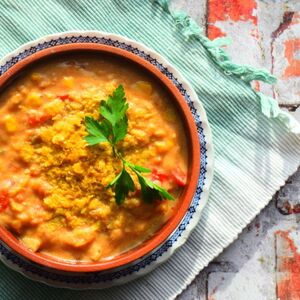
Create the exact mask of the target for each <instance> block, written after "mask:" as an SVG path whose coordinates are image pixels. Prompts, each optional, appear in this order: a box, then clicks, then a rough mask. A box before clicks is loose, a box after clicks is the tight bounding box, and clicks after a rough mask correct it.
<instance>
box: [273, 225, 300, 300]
mask: <svg viewBox="0 0 300 300" xmlns="http://www.w3.org/2000/svg"><path fill="white" fill-rule="evenodd" d="M276 235H277V238H280V239H281V240H282V242H283V245H284V247H285V248H286V250H287V252H288V253H289V255H286V256H284V257H280V258H279V259H278V266H277V269H278V272H280V273H281V275H282V276H281V277H280V279H279V281H278V282H277V297H278V299H280V300H297V299H300V253H299V252H298V249H297V247H296V245H295V243H294V241H293V240H292V238H291V237H290V233H289V231H282V230H279V231H277V232H276Z"/></svg>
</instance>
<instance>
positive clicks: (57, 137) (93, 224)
mask: <svg viewBox="0 0 300 300" xmlns="http://www.w3.org/2000/svg"><path fill="white" fill-rule="evenodd" d="M120 87H121V88H122V93H123V94H122V95H121V96H120V95H119V94H120ZM118 91H119V92H118ZM118 93H119V94H118ZM118 95H119V96H120V97H119V96H118ZM114 97H115V98H114ZM118 97H119V102H118V103H117V101H118V100H117V99H118ZM121 98H122V99H123V100H121ZM114 99H116V100H114ZM105 101H106V102H105ZM109 101H111V106H109V105H108V103H109ZM113 101H116V102H113ZM122 101H123V105H124V107H125V106H126V113H124V110H122V108H120V109H119V111H118V110H117V108H118V107H117V106H118V105H121V104H120V103H121V102H122ZM104 108H105V109H106V113H107V114H105V109H104ZM121 113H123V119H122V120H123V123H122V124H123V125H124V124H126V129H125V131H124V130H123V129H122V128H121V129H120V127H121V125H120V126H119V125H118V124H121V123H118V122H119V121H120V120H119V119H120V118H121V117H119V119H118V120H114V119H113V118H118V116H119V115H118V114H121ZM110 117H111V119H110ZM87 118H90V119H91V118H92V119H93V122H94V123H91V124H87V120H90V119H87ZM124 118H125V119H124ZM108 120H110V123H109V122H108ZM114 122H115V123H114ZM95 124H96V125H95ZM89 125H90V127H89ZM105 126H106V127H105ZM109 126H111V127H109ZM114 126H115V127H114ZM118 126H119V127H118ZM124 126H125V125H124ZM124 126H123V127H124ZM104 127H105V128H106V129H107V128H110V130H111V132H110V133H108V134H107V136H106V139H105V138H103V137H102V135H101V134H100V135H101V136H97V132H96V133H95V130H96V131H97V130H100V131H101V130H102V133H103V132H104V133H105V132H106V131H105V130H106V129H105V128H104ZM99 128H100V129H99ZM101 128H102V129H101ZM103 128H104V129H103ZM89 130H90V131H89ZM107 130H108V129H107ZM122 130H123V131H122ZM91 132H92V133H91ZM89 134H92V135H93V134H94V135H93V136H92V138H91V139H90V140H92V141H95V140H96V142H95V143H94V142H90V143H89V142H88V141H90V140H89V139H87V136H88V135H89ZM104 135H105V134H104ZM90 137H91V135H90ZM101 137H102V139H101ZM118 137H119V138H118ZM200 158H201V157H200V143H199V138H198V134H197V128H196V124H195V121H194V119H193V116H192V114H191V112H190V109H189V107H188V105H187V103H186V101H185V99H184V98H183V96H182V94H181V93H180V92H179V91H178V89H176V88H175V86H174V84H173V82H172V81H171V80H170V78H168V76H166V75H165V74H163V73H162V72H161V71H159V70H158V69H157V68H155V67H154V66H153V65H152V64H151V63H150V62H148V61H146V60H145V59H143V58H142V57H140V56H138V55H136V54H135V53H130V52H128V51H125V50H123V49H121V48H116V47H112V46H109V45H103V44H92V43H84V42H82V43H69V44H65V45H55V46H52V47H49V48H47V49H42V50H41V51H38V52H36V53H33V54H32V55H30V56H28V57H25V58H24V59H20V61H18V62H16V63H15V64H14V65H13V66H11V67H10V68H9V71H7V72H4V73H3V74H2V76H0V240H1V242H2V243H3V244H4V245H6V246H7V247H9V248H10V249H12V251H14V253H16V254H17V255H19V256H21V257H23V258H25V259H26V260H29V261H31V262H34V263H36V264H38V265H40V266H43V267H47V268H51V269H55V270H60V271H65V272H96V271H104V270H111V269H114V268H118V267H122V266H124V265H128V264H130V263H132V262H134V261H136V260H138V259H140V258H142V257H145V256H146V255H147V254H149V253H151V252H152V251H154V250H155V249H157V247H159V246H160V245H161V244H162V243H163V242H164V241H166V239H167V238H168V237H169V236H170V235H171V234H172V233H173V232H174V230H175V229H176V228H177V227H178V226H179V224H180V222H181V221H182V219H183V217H184V216H185V214H186V213H187V210H188V208H189V207H190V204H191V201H192V199H193V196H194V193H195V191H196V187H197V183H198V178H199V173H200ZM132 165H134V166H136V169H134V168H133V167H132ZM123 169H124V170H125V169H126V170H127V171H126V174H125V175H124V174H123V173H122V170H123ZM122 174H123V175H124V176H123V175H122ZM120 176H121V177H122V176H123V177H124V178H123V177H122V178H123V179H122V178H121V179H122V180H121V179H120ZM126 176H127V177H126ZM128 177H129V178H128ZM116 180H118V183H119V184H116ZM141 181H142V182H141ZM159 189H162V190H163V192H161V190H159ZM149 193H150V194H151V193H152V194H151V195H150V196H149ZM147 195H148V196H149V197H150V198H149V197H148V198H147ZM165 195H169V196H170V195H171V197H168V196H166V197H165ZM118 197H119V198H118ZM118 199H119V200H118ZM120 199H121V200H120ZM147 199H148V200H149V199H151V201H147Z"/></svg>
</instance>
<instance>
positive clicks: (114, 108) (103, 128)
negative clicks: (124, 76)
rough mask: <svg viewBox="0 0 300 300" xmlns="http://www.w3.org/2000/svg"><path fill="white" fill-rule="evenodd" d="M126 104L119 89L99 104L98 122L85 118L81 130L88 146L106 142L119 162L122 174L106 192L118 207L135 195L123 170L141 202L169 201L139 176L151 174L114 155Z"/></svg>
mask: <svg viewBox="0 0 300 300" xmlns="http://www.w3.org/2000/svg"><path fill="white" fill-rule="evenodd" d="M128 107H129V106H128V103H126V97H125V92H124V88H123V86H122V85H119V86H118V87H117V88H116V89H115V91H114V92H113V94H112V95H110V96H109V97H108V99H107V100H106V101H104V100H102V101H101V102H100V107H99V114H100V116H99V121H98V120H95V119H94V118H93V117H85V127H86V131H87V132H88V135H87V136H85V140H86V142H87V143H88V145H89V146H94V145H97V144H99V143H102V142H109V143H110V145H111V147H112V149H113V153H114V155H115V156H116V157H117V158H119V159H120V160H121V161H122V164H123V168H122V171H121V172H120V173H119V174H118V175H117V176H116V177H115V178H114V179H113V180H112V181H111V182H110V183H109V185H108V186H107V188H113V189H114V191H115V199H116V203H117V204H118V205H121V204H122V203H123V202H124V200H125V198H126V197H127V196H128V194H129V192H133V191H135V185H134V181H133V179H132V177H131V175H130V173H128V172H127V170H126V167H128V168H130V169H131V170H132V171H133V172H134V173H135V174H136V176H137V178H138V181H139V184H140V186H141V192H142V198H143V200H144V201H145V202H147V203H152V202H153V201H155V200H164V199H168V200H173V199H174V198H173V196H172V195H171V194H169V193H168V192H167V191H166V190H165V189H163V188H162V187H160V186H159V185H157V184H155V183H154V182H152V181H151V180H150V179H148V178H147V177H144V176H143V175H142V174H141V173H151V170H150V169H148V168H145V167H142V166H138V165H134V164H132V163H130V162H128V161H126V160H125V159H124V158H123V156H122V154H121V153H120V152H119V151H118V149H117V147H116V145H117V143H118V142H120V141H122V140H123V139H124V138H125V136H126V134H127V130H128V118H127V115H126V112H127V110H128Z"/></svg>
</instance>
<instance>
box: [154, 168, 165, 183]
mask: <svg viewBox="0 0 300 300" xmlns="http://www.w3.org/2000/svg"><path fill="white" fill-rule="evenodd" d="M151 179H152V180H153V181H159V182H161V183H162V182H164V181H167V180H169V175H167V174H164V173H160V172H158V170H157V169H153V170H152V173H151Z"/></svg>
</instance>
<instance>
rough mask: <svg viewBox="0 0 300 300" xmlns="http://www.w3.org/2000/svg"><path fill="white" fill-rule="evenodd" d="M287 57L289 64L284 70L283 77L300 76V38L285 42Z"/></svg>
mask: <svg viewBox="0 0 300 300" xmlns="http://www.w3.org/2000/svg"><path fill="white" fill-rule="evenodd" d="M284 46H285V54H284V55H285V57H286V59H287V61H288V66H287V68H286V69H285V70H284V74H283V78H289V77H294V76H300V59H299V57H298V55H299V51H300V39H293V40H288V41H285V42H284Z"/></svg>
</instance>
